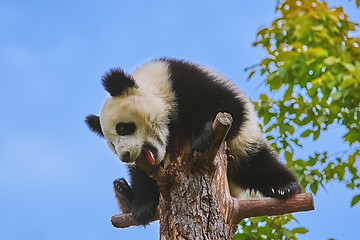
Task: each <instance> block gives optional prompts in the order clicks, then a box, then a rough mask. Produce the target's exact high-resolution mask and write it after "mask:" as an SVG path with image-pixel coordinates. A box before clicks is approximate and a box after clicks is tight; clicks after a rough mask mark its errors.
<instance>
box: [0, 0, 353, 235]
mask: <svg viewBox="0 0 360 240" xmlns="http://www.w3.org/2000/svg"><path fill="white" fill-rule="evenodd" d="M329 2H330V4H331V5H332V6H333V5H338V4H341V5H344V8H345V11H346V12H347V13H348V14H349V15H350V17H351V19H352V20H353V21H355V22H358V23H360V11H359V10H358V9H357V8H356V7H355V3H354V1H352V2H349V1H340V0H338V1H329ZM275 3H276V1H268V0H253V1H235V0H232V1H193V0H183V1H173V0H170V1H165V0H163V1H138V0H134V1H122V0H116V1H115V0H114V1H109V0H104V1H79V0H72V1H68V0H63V1H45V0H43V1H39V0H34V1H25V0H23V1H21V0H18V1H16V0H11V1H10V0H2V1H1V2H0V36H1V37H0V81H1V88H0V98H1V99H0V109H1V111H2V113H1V118H0V129H1V138H0V239H14V240H15V239H37V240H40V239H105V238H106V239H129V238H132V239H142V238H148V239H158V228H159V226H158V223H152V224H151V225H150V226H149V227H147V228H146V229H144V228H141V227H132V228H129V229H115V228H113V227H112V225H111V223H110V217H111V216H112V215H114V214H116V213H118V212H119V210H118V208H117V205H116V200H115V198H114V194H113V189H112V182H113V180H114V179H116V178H118V177H122V176H127V172H126V168H125V166H124V165H123V164H122V163H121V162H120V161H118V160H117V159H116V157H115V156H114V155H113V154H112V153H111V152H110V150H109V149H108V147H107V146H106V143H105V142H104V141H103V140H102V139H100V138H98V137H97V136H95V135H94V134H93V133H91V132H90V131H89V130H88V129H87V127H86V126H85V124H84V118H85V116H86V115H88V114H90V113H96V114H97V113H99V111H100V108H101V106H102V104H103V102H104V100H105V98H106V96H107V94H106V92H105V91H104V90H103V89H102V87H101V84H100V78H101V76H102V75H103V74H104V72H105V71H107V70H108V69H109V68H112V67H121V68H123V69H124V70H125V71H127V72H131V71H132V70H134V68H136V67H137V66H138V65H139V64H141V63H143V62H144V61H147V60H150V59H152V58H157V57H162V56H168V57H176V58H182V59H187V60H190V61H194V62H198V63H201V64H205V65H208V66H210V67H212V68H215V69H216V70H218V71H220V72H222V73H223V74H225V75H227V76H228V77H229V78H231V79H233V80H234V81H235V82H236V84H237V85H239V86H240V87H241V88H242V89H243V90H244V91H245V92H246V93H248V95H249V96H250V97H252V98H257V97H258V96H259V95H260V93H261V91H262V90H261V89H259V88H258V87H257V86H258V84H259V82H260V81H261V79H256V80H254V81H252V82H247V81H246V77H247V74H246V73H245V72H244V69H245V68H246V67H249V66H251V65H253V64H255V63H257V62H258V61H259V60H260V59H261V58H262V57H263V56H264V52H263V51H262V50H261V49H259V48H254V47H252V45H251V44H252V42H253V41H254V40H255V36H256V32H257V30H258V29H259V28H260V27H262V26H266V25H268V24H270V23H271V22H272V20H273V19H274V18H275V11H274V9H275ZM357 34H359V30H358V32H357ZM342 134H343V132H342V130H341V129H340V130H335V131H334V132H332V133H331V138H327V137H326V136H322V137H321V138H320V140H319V141H318V142H316V143H309V144H306V145H305V147H304V150H303V151H304V154H305V155H306V154H307V153H311V152H312V151H314V150H316V149H329V150H330V152H331V151H336V149H339V144H338V143H339V142H338V141H336V139H337V138H340V137H341V136H342ZM329 139H330V140H329ZM332 139H334V140H333V141H332ZM354 194H355V193H353V192H351V191H348V190H345V189H344V188H343V187H342V185H341V184H337V183H333V184H330V185H327V188H326V191H324V190H320V191H319V194H318V195H316V197H315V203H316V210H315V211H313V212H307V213H298V214H295V216H296V217H297V219H298V220H299V223H294V224H293V226H294V227H301V226H305V227H307V228H309V229H310V230H311V232H310V233H309V234H307V235H305V237H303V238H301V239H327V238H330V237H335V238H338V239H347V240H348V239H356V237H358V236H359V235H360V229H359V228H358V226H359V225H358V224H359V222H358V221H359V220H358V217H359V216H360V206H356V207H354V208H352V209H351V208H350V201H351V199H352V196H354Z"/></svg>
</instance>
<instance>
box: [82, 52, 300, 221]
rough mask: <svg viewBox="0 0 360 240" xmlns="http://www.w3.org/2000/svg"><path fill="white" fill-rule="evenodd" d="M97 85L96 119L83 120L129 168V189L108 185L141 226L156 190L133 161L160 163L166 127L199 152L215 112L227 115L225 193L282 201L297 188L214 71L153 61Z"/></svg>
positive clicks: (251, 116)
mask: <svg viewBox="0 0 360 240" xmlns="http://www.w3.org/2000/svg"><path fill="white" fill-rule="evenodd" d="M102 84H103V86H104V88H105V90H106V91H107V92H108V93H109V94H110V96H109V97H108V98H107V100H106V101H105V103H104V105H103V107H102V110H101V113H100V116H97V115H89V116H87V117H86V123H87V125H88V127H89V128H90V130H92V131H94V132H95V133H97V134H98V135H100V136H102V137H104V138H105V139H106V140H107V143H108V145H109V147H110V149H111V150H112V151H113V152H114V153H115V154H116V155H117V156H118V158H119V159H120V160H121V161H123V162H125V163H127V164H128V165H129V172H130V177H131V187H130V186H129V185H128V184H127V183H126V181H125V180H124V179H121V180H118V181H117V182H116V185H117V188H118V190H119V191H121V192H122V193H123V195H125V196H126V197H127V198H128V200H129V201H130V202H131V211H132V215H133V217H134V219H135V220H136V221H137V222H138V223H139V224H141V225H146V224H148V223H149V221H150V220H151V219H152V218H153V217H154V215H155V213H156V208H157V206H158V204H159V190H158V186H157V183H156V182H155V181H154V180H153V179H152V178H150V177H149V176H147V175H146V173H145V172H144V171H143V170H141V169H140V168H138V167H137V166H136V165H135V164H134V163H135V161H136V160H137V159H139V158H143V159H144V160H148V161H149V162H150V163H151V164H161V163H162V161H163V159H164V156H165V153H166V150H167V144H168V140H169V138H170V137H171V134H172V132H173V131H172V129H174V128H179V129H183V130H184V131H186V130H188V131H189V135H190V136H191V141H192V146H193V149H194V151H198V152H206V151H207V149H208V147H209V145H210V143H211V140H212V136H213V132H212V123H213V121H214V119H215V116H216V115H217V113H218V112H227V113H230V114H231V115H232V117H233V124H232V126H231V128H230V130H229V133H228V135H227V137H226V139H225V140H226V143H227V146H228V148H229V154H230V155H231V156H232V157H231V158H229V163H228V182H229V187H230V192H231V195H232V196H234V197H239V196H240V193H241V192H242V191H243V190H244V189H250V190H255V191H257V192H260V193H261V194H262V195H264V196H268V197H275V198H280V199H285V198H289V197H291V196H293V195H294V194H297V193H300V192H301V191H302V188H301V186H300V184H299V183H298V181H297V179H296V177H295V176H294V175H293V173H292V172H291V171H290V170H289V169H288V168H287V167H286V166H285V165H283V164H282V163H280V162H279V160H278V156H277V155H276V153H275V152H274V150H273V149H272V148H271V147H270V145H269V143H268V142H267V140H266V139H265V137H264V136H263V134H262V132H261V130H260V128H259V125H258V122H257V115H256V113H255V111H254V108H253V106H252V104H251V102H250V100H249V99H248V97H247V96H246V95H245V94H244V93H243V92H242V91H241V90H240V89H238V88H237V87H236V86H235V85H234V84H233V83H232V82H231V81H230V80H229V79H228V78H226V77H225V76H223V75H222V74H220V73H218V72H216V71H214V70H212V69H210V68H208V67H205V66H202V65H198V64H194V63H190V62H187V61H183V60H177V59H170V58H161V59H156V60H152V61H149V62H147V63H145V64H143V65H141V66H140V67H138V68H137V69H136V70H135V71H134V72H133V73H132V74H127V73H125V72H124V71H123V70H121V69H118V68H116V69H111V70H110V71H108V72H107V73H106V74H105V75H104V77H103V78H102ZM230 155H229V156H230Z"/></svg>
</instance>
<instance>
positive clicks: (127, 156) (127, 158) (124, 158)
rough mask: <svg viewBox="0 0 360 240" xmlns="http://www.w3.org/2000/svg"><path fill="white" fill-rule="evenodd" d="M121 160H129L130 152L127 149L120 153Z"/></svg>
mask: <svg viewBox="0 0 360 240" xmlns="http://www.w3.org/2000/svg"><path fill="white" fill-rule="evenodd" d="M121 161H123V162H126V163H127V162H130V152H129V151H127V152H126V153H124V154H123V155H122V158H121Z"/></svg>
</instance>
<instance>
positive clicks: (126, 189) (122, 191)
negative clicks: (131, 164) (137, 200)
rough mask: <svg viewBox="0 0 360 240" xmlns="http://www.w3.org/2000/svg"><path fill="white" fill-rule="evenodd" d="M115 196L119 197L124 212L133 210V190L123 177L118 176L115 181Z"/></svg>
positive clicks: (120, 206)
mask: <svg viewBox="0 0 360 240" xmlns="http://www.w3.org/2000/svg"><path fill="white" fill-rule="evenodd" d="M113 185H114V190H115V197H116V199H117V202H118V205H119V208H120V210H121V211H122V212H123V213H129V212H131V202H132V199H133V192H132V189H131V188H130V186H129V184H128V183H127V182H126V180H125V179H123V178H118V179H116V180H115V181H114V183H113Z"/></svg>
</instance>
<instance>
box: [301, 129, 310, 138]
mask: <svg viewBox="0 0 360 240" xmlns="http://www.w3.org/2000/svg"><path fill="white" fill-rule="evenodd" d="M311 133H313V130H310V129H308V130H306V131H305V132H303V133H302V134H301V137H308V136H310V134H311Z"/></svg>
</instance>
